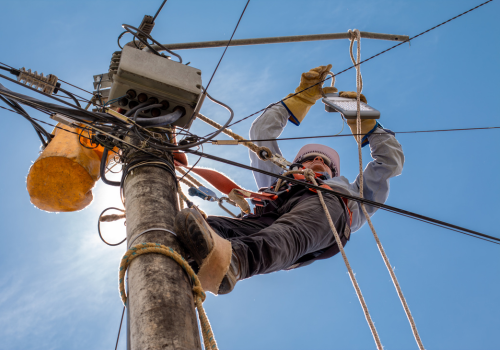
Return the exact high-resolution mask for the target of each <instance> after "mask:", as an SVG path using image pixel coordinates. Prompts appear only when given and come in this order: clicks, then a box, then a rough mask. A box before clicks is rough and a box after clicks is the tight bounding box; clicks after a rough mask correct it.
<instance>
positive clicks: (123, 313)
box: [115, 305, 126, 350]
mask: <svg viewBox="0 0 500 350" xmlns="http://www.w3.org/2000/svg"><path fill="white" fill-rule="evenodd" d="M125 307H126V306H125V305H124V306H123V311H122V319H121V320H120V327H119V328H118V336H117V337H116V345H115V350H117V349H118V341H119V340H120V332H121V330H122V323H123V315H125Z"/></svg>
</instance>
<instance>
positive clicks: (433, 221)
mask: <svg viewBox="0 0 500 350" xmlns="http://www.w3.org/2000/svg"><path fill="white" fill-rule="evenodd" d="M186 152H188V153H192V154H195V155H198V156H202V157H205V158H208V159H212V160H215V161H218V162H221V163H225V164H229V165H233V166H236V167H239V168H243V169H247V170H251V171H255V172H258V173H261V174H264V175H268V176H271V177H276V178H278V179H283V180H286V181H289V182H292V183H295V184H299V185H303V186H305V187H307V188H314V189H316V190H320V191H323V192H326V193H332V194H334V195H336V196H340V197H343V198H347V199H350V200H354V201H356V202H358V203H363V204H366V205H370V206H373V207H376V208H380V209H383V210H386V211H389V212H391V213H395V214H399V215H402V216H406V217H409V218H412V219H416V220H419V221H423V222H427V223H429V224H432V225H436V226H439V227H442V228H446V229H448V230H451V231H455V232H459V233H462V234H465V235H468V236H471V237H474V238H479V239H482V240H485V241H487V242H490V243H494V244H498V245H500V238H498V237H494V236H490V235H486V234H484V233H480V232H477V231H473V230H469V229H467V228H464V227H461V226H457V225H453V224H450V223H447V222H444V221H441V220H437V219H433V218H431V217H428V216H424V215H420V214H417V213H413V212H411V211H407V210H404V209H400V208H396V207H393V206H390V205H387V204H382V203H378V202H375V201H371V200H369V199H365V198H360V197H356V196H352V195H348V194H345V193H340V192H337V191H334V190H329V189H325V188H323V187H319V186H315V185H313V184H309V183H307V182H303V181H300V180H296V179H294V178H290V177H286V176H282V175H278V174H275V173H272V172H269V171H265V170H262V169H258V168H254V167H251V166H249V165H245V164H241V163H237V162H234V161H232V160H228V159H224V158H220V157H217V156H214V155H211V154H207V153H202V152H198V151H193V150H186Z"/></svg>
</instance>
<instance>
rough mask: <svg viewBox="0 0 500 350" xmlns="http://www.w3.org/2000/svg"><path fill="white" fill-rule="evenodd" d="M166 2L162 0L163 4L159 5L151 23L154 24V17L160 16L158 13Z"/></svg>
mask: <svg viewBox="0 0 500 350" xmlns="http://www.w3.org/2000/svg"><path fill="white" fill-rule="evenodd" d="M166 2H167V0H163V2H162V3H161V5H160V8H159V9H158V11H156V14H155V15H154V17H153V23H154V22H155V19H156V17H158V15H159V14H160V12H161V10H162V8H163V6H164V5H165V3H166Z"/></svg>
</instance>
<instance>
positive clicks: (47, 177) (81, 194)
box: [27, 124, 102, 212]
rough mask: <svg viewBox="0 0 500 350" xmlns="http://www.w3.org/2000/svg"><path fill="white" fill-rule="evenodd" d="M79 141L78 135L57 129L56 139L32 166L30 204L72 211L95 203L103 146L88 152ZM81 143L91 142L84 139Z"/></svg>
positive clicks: (53, 210) (29, 175) (29, 186)
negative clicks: (94, 189) (94, 191)
mask: <svg viewBox="0 0 500 350" xmlns="http://www.w3.org/2000/svg"><path fill="white" fill-rule="evenodd" d="M58 126H59V127H60V128H63V129H65V130H69V131H72V132H76V133H79V132H80V131H81V130H80V129H74V128H70V127H68V126H66V125H63V124H58ZM78 139H79V136H78V135H76V134H73V133H69V132H65V131H64V130H61V129H55V137H54V138H53V139H52V141H51V142H50V143H49V145H48V146H47V148H45V150H44V151H43V152H42V154H41V155H40V157H38V159H37V160H36V161H35V163H34V164H33V165H32V166H31V168H30V171H29V173H28V179H27V188H28V193H29V195H30V199H31V203H33V204H34V205H35V206H36V207H37V208H39V209H42V210H45V211H50V212H71V211H77V210H81V209H84V208H85V207H87V206H88V205H89V204H90V203H91V202H92V199H93V196H92V188H93V187H94V185H95V183H96V181H97V180H98V179H99V165H100V159H101V157H102V147H99V148H96V149H95V150H94V149H88V148H85V147H83V146H82V145H81V144H80V142H79V140H78ZM81 141H82V143H85V142H86V141H88V140H87V139H85V138H83V137H81ZM88 146H90V144H88Z"/></svg>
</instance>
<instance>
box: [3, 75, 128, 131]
mask: <svg viewBox="0 0 500 350" xmlns="http://www.w3.org/2000/svg"><path fill="white" fill-rule="evenodd" d="M0 78H4V79H6V80H8V81H10V82H13V83H15V84H18V85H21V86H23V87H25V88H27V89H30V90H32V91H35V92H37V93H39V94H42V95H44V96H46V97H50V98H52V99H54V100H56V101H58V102H61V103H63V104H65V105H68V106H70V107H72V108H73V110H74V111H75V112H79V113H80V114H83V115H85V116H87V118H90V119H91V120H95V119H101V120H104V119H103V117H100V116H99V115H98V114H96V113H92V112H89V111H87V110H86V109H83V108H81V107H76V106H74V105H72V104H71V103H69V102H66V101H64V100H61V99H59V98H57V97H55V96H52V95H47V94H45V93H43V92H41V91H39V90H37V89H35V88H32V87H31V86H28V85H25V84H23V83H20V82H18V81H17V80H14V79H11V78H9V77H6V76H5V75H2V74H0ZM1 90H3V91H8V92H9V93H10V94H13V95H14V96H9V97H11V98H17V99H19V98H22V99H24V102H23V104H27V103H26V101H29V102H33V101H36V103H38V104H40V105H42V106H44V105H45V106H46V108H48V109H54V107H55V108H57V109H59V108H60V107H61V106H58V105H55V104H51V103H48V102H44V101H40V100H38V99H35V98H32V97H30V96H26V95H22V94H19V93H15V92H11V91H10V90H9V89H7V88H6V87H4V86H3V85H2V84H0V92H1ZM3 94H4V95H5V92H3ZM27 105H29V104H27ZM47 106H49V107H47ZM65 108H67V107H65ZM57 109H55V110H56V111H57ZM96 116H99V117H98V118H96ZM109 116H110V117H112V119H114V120H116V121H118V122H121V123H123V122H122V121H120V119H118V118H116V117H113V116H112V115H109ZM73 117H74V116H73ZM104 121H106V120H104ZM108 122H109V121H108Z"/></svg>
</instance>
